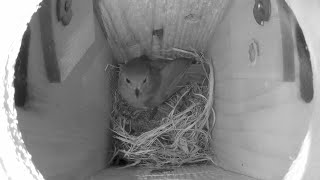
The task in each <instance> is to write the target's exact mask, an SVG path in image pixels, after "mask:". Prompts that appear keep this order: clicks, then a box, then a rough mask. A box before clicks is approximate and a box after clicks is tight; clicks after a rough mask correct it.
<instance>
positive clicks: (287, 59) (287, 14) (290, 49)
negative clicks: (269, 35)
mask: <svg viewBox="0 0 320 180" xmlns="http://www.w3.org/2000/svg"><path fill="white" fill-rule="evenodd" d="M276 2H277V5H278V13H279V18H280V27H281V39H282V51H283V53H282V55H283V81H287V82H293V81H295V65H294V49H295V48H294V43H293V28H292V27H294V25H293V24H291V18H292V16H293V13H292V11H291V9H290V8H289V7H288V5H286V4H285V2H284V1H283V0H278V1H276Z"/></svg>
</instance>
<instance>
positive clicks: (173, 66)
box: [118, 55, 194, 109]
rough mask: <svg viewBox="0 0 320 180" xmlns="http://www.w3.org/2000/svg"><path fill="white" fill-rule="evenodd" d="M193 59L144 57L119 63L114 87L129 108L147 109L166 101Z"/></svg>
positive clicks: (175, 89) (174, 90)
mask: <svg viewBox="0 0 320 180" xmlns="http://www.w3.org/2000/svg"><path fill="white" fill-rule="evenodd" d="M193 62H194V59H187V58H178V59H176V60H162V59H161V60H160V59H159V60H151V59H149V58H148V57H147V56H145V55H143V56H141V57H138V58H135V59H132V60H131V61H129V62H128V63H126V64H124V65H121V66H120V74H119V81H118V90H119V92H120V95H121V96H122V97H123V98H124V99H125V100H126V101H127V102H128V104H130V105H131V106H133V107H136V108H140V109H151V108H155V107H157V106H158V105H160V104H162V103H163V102H164V101H166V100H167V99H168V98H169V97H170V96H171V95H173V94H174V93H175V92H176V91H177V90H178V88H177V85H178V84H179V82H180V80H181V79H182V77H183V75H184V73H185V72H186V71H187V69H188V68H189V67H190V66H191V64H192V63H193Z"/></svg>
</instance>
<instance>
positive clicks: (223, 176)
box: [90, 166, 256, 180]
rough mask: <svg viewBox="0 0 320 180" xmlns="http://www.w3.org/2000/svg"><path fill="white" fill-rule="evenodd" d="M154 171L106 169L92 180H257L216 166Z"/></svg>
mask: <svg viewBox="0 0 320 180" xmlns="http://www.w3.org/2000/svg"><path fill="white" fill-rule="evenodd" d="M152 172H154V171H152V169H139V168H132V169H125V170H124V169H115V168H110V169H106V170H104V171H102V172H100V173H99V174H97V175H95V176H93V177H92V179H90V180H105V179H108V180H135V179H137V180H140V179H141V180H142V179H143V180H156V179H158V180H159V179H176V180H180V179H181V180H185V179H188V180H256V179H254V178H250V177H247V176H243V175H241V174H236V173H232V172H229V171H225V170H222V169H220V168H217V167H214V166H189V167H180V168H176V169H174V170H173V171H172V170H170V171H167V172H162V173H157V172H156V173H152Z"/></svg>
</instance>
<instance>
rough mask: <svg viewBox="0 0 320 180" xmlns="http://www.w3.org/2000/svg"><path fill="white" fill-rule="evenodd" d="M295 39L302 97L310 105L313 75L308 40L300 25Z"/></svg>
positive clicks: (296, 28)
mask: <svg viewBox="0 0 320 180" xmlns="http://www.w3.org/2000/svg"><path fill="white" fill-rule="evenodd" d="M295 38H296V42H297V49H298V55H299V64H300V66H299V67H300V70H299V72H300V73H299V74H300V96H301V98H302V99H303V100H304V101H305V102H306V103H310V102H311V101H312V99H313V93H314V92H313V73H312V67H311V61H310V53H309V50H308V46H307V43H306V40H305V39H304V35H303V32H302V29H301V27H300V26H299V24H298V23H297V24H296V27H295Z"/></svg>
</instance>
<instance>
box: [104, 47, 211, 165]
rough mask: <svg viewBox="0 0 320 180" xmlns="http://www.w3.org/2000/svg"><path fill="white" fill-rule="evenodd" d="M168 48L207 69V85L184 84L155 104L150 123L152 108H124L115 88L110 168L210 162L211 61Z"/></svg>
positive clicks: (190, 53) (201, 83)
mask: <svg viewBox="0 0 320 180" xmlns="http://www.w3.org/2000/svg"><path fill="white" fill-rule="evenodd" d="M173 50H174V51H176V52H178V53H180V54H182V56H189V57H190V55H191V56H193V57H194V58H195V59H196V60H197V61H198V62H199V63H201V64H202V65H203V67H205V66H208V67H209V70H210V71H209V72H206V73H207V74H206V75H207V77H206V78H207V81H206V82H207V83H203V82H189V83H188V84H187V85H186V86H184V87H182V88H181V89H180V90H179V91H178V92H177V93H175V94H174V95H173V96H172V97H171V98H169V99H168V100H167V101H166V102H165V103H163V104H162V105H160V106H159V107H158V109H159V110H158V112H157V114H156V115H155V116H154V118H152V119H149V117H150V114H151V113H152V112H151V110H144V111H142V110H139V109H135V108H134V107H131V106H129V105H128V104H127V103H126V102H125V101H124V100H123V99H122V98H121V96H120V95H119V93H118V92H117V90H116V91H115V92H114V102H113V110H112V113H111V130H112V132H113V156H112V158H111V161H110V164H111V165H117V166H125V167H129V166H148V167H163V166H181V165H185V164H193V163H213V160H212V156H213V152H212V150H211V146H210V142H211V139H212V137H211V134H212V128H213V126H214V122H215V113H214V109H213V90H214V76H213V72H214V71H213V64H212V61H211V60H207V59H206V58H205V57H204V56H203V55H202V54H200V55H199V54H197V53H193V52H189V51H184V50H180V49H173ZM204 69H205V68H204Z"/></svg>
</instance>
